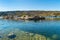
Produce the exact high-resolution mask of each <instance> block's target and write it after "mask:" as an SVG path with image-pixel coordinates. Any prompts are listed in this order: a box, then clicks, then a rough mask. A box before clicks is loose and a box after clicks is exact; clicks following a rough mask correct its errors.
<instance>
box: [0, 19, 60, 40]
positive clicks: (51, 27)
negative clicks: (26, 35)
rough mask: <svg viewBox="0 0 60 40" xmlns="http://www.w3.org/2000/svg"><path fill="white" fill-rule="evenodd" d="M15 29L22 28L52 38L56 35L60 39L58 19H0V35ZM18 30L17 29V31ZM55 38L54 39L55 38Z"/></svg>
mask: <svg viewBox="0 0 60 40" xmlns="http://www.w3.org/2000/svg"><path fill="white" fill-rule="evenodd" d="M16 30H17V31H18V30H22V31H25V32H30V33H34V34H39V35H44V36H46V37H50V38H52V37H53V36H56V37H57V39H58V40H60V21H59V20H58V21H57V20H50V21H47V20H44V21H37V22H36V21H28V20H25V21H24V20H19V21H16V20H6V19H0V35H3V36H4V34H8V33H10V32H14V33H16ZM18 32H19V31H18ZM57 39H56V40H57Z"/></svg>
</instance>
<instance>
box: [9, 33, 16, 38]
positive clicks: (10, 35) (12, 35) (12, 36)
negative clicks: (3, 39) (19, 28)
mask: <svg viewBox="0 0 60 40" xmlns="http://www.w3.org/2000/svg"><path fill="white" fill-rule="evenodd" d="M15 37H16V35H15V34H14V33H10V34H8V38H10V39H14V38H15Z"/></svg>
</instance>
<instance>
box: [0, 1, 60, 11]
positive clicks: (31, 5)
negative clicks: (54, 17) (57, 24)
mask: <svg viewBox="0 0 60 40" xmlns="http://www.w3.org/2000/svg"><path fill="white" fill-rule="evenodd" d="M14 10H47V11H48V10H53V11H54V10H57V11H60V0H0V11H14Z"/></svg>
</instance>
